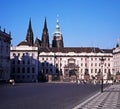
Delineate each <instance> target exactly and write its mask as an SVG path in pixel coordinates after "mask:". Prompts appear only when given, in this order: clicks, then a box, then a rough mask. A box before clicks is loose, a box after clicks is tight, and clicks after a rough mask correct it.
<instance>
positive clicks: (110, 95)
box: [73, 84, 120, 109]
mask: <svg viewBox="0 0 120 109" xmlns="http://www.w3.org/2000/svg"><path fill="white" fill-rule="evenodd" d="M73 109H120V84H114V85H111V86H109V87H108V88H106V89H105V90H104V92H103V93H100V92H99V93H97V94H96V95H94V96H93V97H91V98H89V99H88V100H86V101H85V102H83V103H81V104H79V105H78V106H76V107H75V108H73Z"/></svg>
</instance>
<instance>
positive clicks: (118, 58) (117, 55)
mask: <svg viewBox="0 0 120 109" xmlns="http://www.w3.org/2000/svg"><path fill="white" fill-rule="evenodd" d="M113 60H114V61H113V63H114V64H113V65H114V66H113V67H114V73H120V46H119V44H117V45H116V48H115V49H114V50H113Z"/></svg>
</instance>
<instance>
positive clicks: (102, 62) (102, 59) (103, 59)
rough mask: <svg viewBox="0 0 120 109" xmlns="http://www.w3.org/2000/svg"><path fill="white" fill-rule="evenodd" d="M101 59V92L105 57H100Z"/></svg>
mask: <svg viewBox="0 0 120 109" xmlns="http://www.w3.org/2000/svg"><path fill="white" fill-rule="evenodd" d="M100 61H101V93H102V92H103V64H104V61H105V58H103V56H102V57H101V58H100Z"/></svg>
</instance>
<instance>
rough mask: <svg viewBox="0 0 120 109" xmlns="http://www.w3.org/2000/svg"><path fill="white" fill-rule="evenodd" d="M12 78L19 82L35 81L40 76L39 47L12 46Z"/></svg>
mask: <svg viewBox="0 0 120 109" xmlns="http://www.w3.org/2000/svg"><path fill="white" fill-rule="evenodd" d="M10 58H11V78H13V79H15V81H17V82H34V81H37V76H38V64H39V63H38V47H33V46H28V45H20V46H16V47H11V53H10Z"/></svg>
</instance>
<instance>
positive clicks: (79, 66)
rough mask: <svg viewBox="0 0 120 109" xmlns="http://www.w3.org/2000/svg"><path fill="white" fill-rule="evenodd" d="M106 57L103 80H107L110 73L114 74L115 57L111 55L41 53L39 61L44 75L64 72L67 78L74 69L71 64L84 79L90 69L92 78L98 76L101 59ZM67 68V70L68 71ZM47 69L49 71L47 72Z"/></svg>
mask: <svg viewBox="0 0 120 109" xmlns="http://www.w3.org/2000/svg"><path fill="white" fill-rule="evenodd" d="M101 57H104V58H105V61H104V64H103V78H104V79H107V74H108V72H111V74H112V73H113V71H112V70H113V55H112V52H111V53H101V52H98V53H94V52H90V53H87V52H80V53H79V52H78V53H76V52H67V53H64V52H52V51H50V52H40V54H39V61H40V69H41V70H43V71H44V73H49V72H53V74H55V73H57V71H56V69H58V71H62V74H63V77H64V78H66V73H69V70H71V69H73V68H72V66H71V68H70V67H69V64H70V65H71V63H73V64H74V65H75V66H74V67H75V68H74V69H76V72H77V73H78V75H79V78H81V79H84V73H85V69H88V73H89V74H90V77H91V78H92V76H94V77H95V76H96V75H97V74H98V72H99V71H100V70H101V61H100V58H101ZM66 68H67V69H66ZM46 69H47V70H46Z"/></svg>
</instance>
